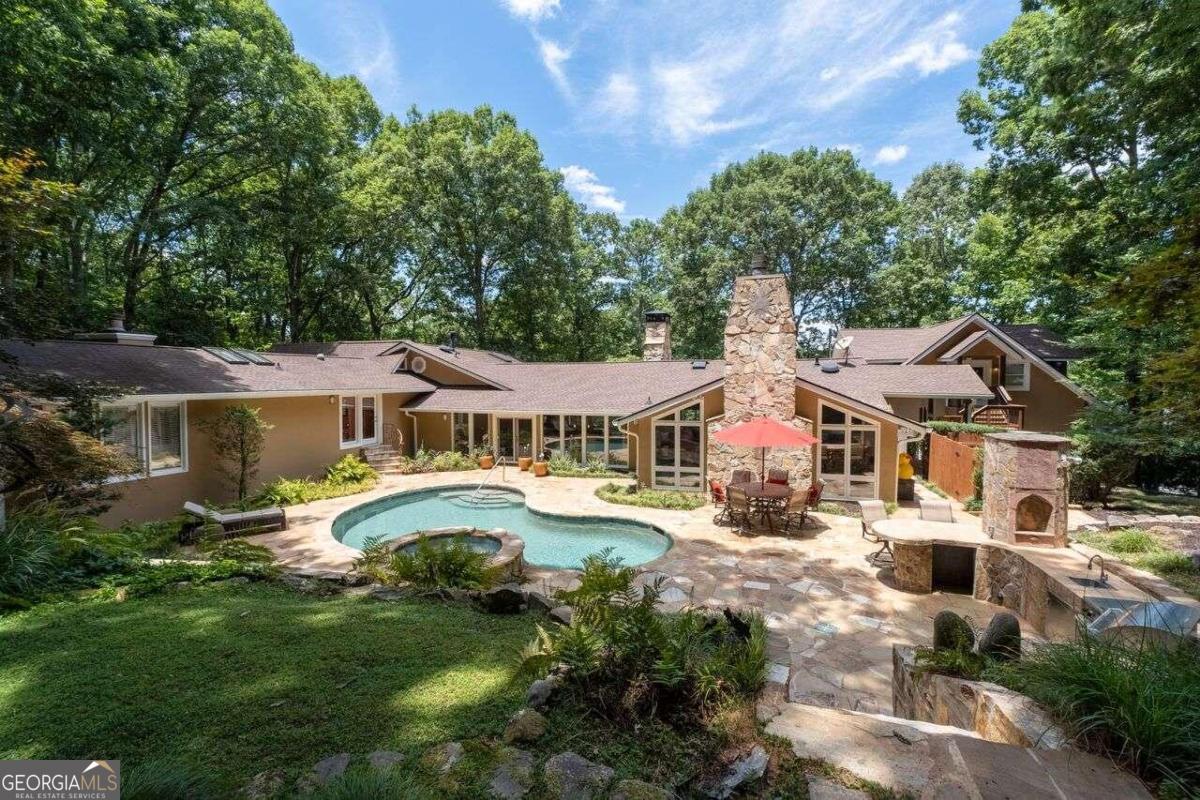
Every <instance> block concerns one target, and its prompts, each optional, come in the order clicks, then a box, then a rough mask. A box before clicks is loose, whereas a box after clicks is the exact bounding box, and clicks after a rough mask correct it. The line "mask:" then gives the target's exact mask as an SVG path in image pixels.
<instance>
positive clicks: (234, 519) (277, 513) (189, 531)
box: [179, 502, 287, 544]
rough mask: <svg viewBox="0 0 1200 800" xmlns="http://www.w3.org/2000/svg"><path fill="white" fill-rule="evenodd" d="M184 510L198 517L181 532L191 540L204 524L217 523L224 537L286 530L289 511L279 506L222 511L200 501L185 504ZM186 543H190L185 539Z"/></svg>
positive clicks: (181, 537) (183, 538)
mask: <svg viewBox="0 0 1200 800" xmlns="http://www.w3.org/2000/svg"><path fill="white" fill-rule="evenodd" d="M183 511H184V513H185V514H189V515H190V516H192V517H195V518H196V522H195V524H193V525H185V526H184V528H183V530H181V531H180V533H179V538H180V540H181V541H184V540H191V539H193V538H194V534H195V532H196V529H197V528H200V527H201V526H204V525H215V526H217V527H219V528H220V529H221V536H222V538H227V537H229V536H234V535H236V534H251V533H266V532H267V531H286V530H287V513H286V512H284V510H283V509H282V508H280V507H278V506H271V507H270V508H256V509H254V510H253V511H232V512H222V511H217V510H216V509H213V508H205V507H204V506H202V505H200V504H199V503H192V502H187V503H184V504H183ZM184 543H185V544H187V543H189V542H188V541H184Z"/></svg>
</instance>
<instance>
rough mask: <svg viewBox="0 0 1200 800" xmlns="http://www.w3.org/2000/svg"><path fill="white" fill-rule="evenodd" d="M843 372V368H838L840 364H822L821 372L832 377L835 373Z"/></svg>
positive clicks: (827, 362)
mask: <svg viewBox="0 0 1200 800" xmlns="http://www.w3.org/2000/svg"><path fill="white" fill-rule="evenodd" d="M841 371H842V368H841V367H839V366H838V363H837V362H836V361H823V362H821V372H827V373H829V374H830V375H832V374H834V373H835V372H841Z"/></svg>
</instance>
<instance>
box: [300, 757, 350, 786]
mask: <svg viewBox="0 0 1200 800" xmlns="http://www.w3.org/2000/svg"><path fill="white" fill-rule="evenodd" d="M349 766H350V754H349V753H338V754H337V755H333V756H327V757H325V758H322V759H321V760H320V761H318V762H317V763H316V764H314V765H313V768H312V771H311V772H309V773H308V774H307V775H301V776H300V779H299V780H298V781H296V792H297V794H310V793H312V792H313V791H315V790H316V789H317V788H318V787H320V786H325V785H326V784H328V783H329V782H330V781H332V780H336V779H338V778H340V777H342V775H343V774H345V772H346V768H347V767H349Z"/></svg>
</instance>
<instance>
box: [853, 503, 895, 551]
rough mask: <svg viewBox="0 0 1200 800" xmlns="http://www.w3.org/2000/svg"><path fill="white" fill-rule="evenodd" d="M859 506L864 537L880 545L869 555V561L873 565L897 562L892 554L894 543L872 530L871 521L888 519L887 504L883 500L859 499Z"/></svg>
mask: <svg viewBox="0 0 1200 800" xmlns="http://www.w3.org/2000/svg"><path fill="white" fill-rule="evenodd" d="M858 507H859V509H861V511H862V535H863V538H864V539H866V540H867V541H868V542H870V543H871V544H877V545H880V548H879V549H878V550H876V551H875V552H874V553H871V555H869V556H867V561H868V562H870V564H871V566H873V567H878V566H886V565H890V564H894V563H896V559H895V557H894V556H893V554H892V543H891V542H890V541H888V540H887V539H880V538H879V537H878V536H876V535H875V532H874V531H872V530H871V523H873V522H880V521H882V520H885V519H887V506H885V505H884V504H883V501H882V500H859V501H858Z"/></svg>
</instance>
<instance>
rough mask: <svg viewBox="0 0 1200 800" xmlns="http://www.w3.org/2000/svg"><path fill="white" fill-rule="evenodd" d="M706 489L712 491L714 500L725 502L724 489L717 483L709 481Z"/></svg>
mask: <svg viewBox="0 0 1200 800" xmlns="http://www.w3.org/2000/svg"><path fill="white" fill-rule="evenodd" d="M708 488H709V489H710V490H711V491H712V496H713V499H714V500H718V501H721V502H724V501H725V487H724V486H722V485H721V484H720V483H719V482H717V481H709V482H708Z"/></svg>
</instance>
